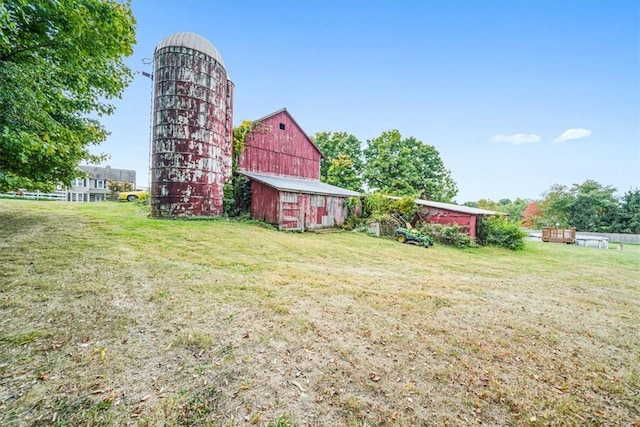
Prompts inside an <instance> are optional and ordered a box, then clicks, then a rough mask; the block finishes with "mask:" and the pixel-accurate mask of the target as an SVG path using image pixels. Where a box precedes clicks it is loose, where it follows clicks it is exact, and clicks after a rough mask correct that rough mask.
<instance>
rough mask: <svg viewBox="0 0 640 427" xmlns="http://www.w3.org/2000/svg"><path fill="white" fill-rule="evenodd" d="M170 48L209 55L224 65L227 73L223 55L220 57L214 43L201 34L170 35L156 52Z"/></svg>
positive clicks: (180, 33) (182, 33)
mask: <svg viewBox="0 0 640 427" xmlns="http://www.w3.org/2000/svg"><path fill="white" fill-rule="evenodd" d="M169 46H181V47H187V48H189V49H193V50H197V51H198V52H202V53H204V54H205V55H208V56H210V57H212V58H213V59H215V60H216V61H218V63H219V64H220V65H222V68H224V69H225V71H226V70H227V67H226V66H225V65H224V60H223V59H222V55H220V52H218V49H216V47H215V46H214V45H213V43H211V42H210V41H209V40H207V39H206V38H204V37H202V36H201V35H200V34H196V33H189V32H179V33H173V34H171V35H168V36H167V37H165V38H164V39H163V40H162V41H161V42H160V43H158V46H156V52H157V51H158V50H160V49H162V48H165V47H169Z"/></svg>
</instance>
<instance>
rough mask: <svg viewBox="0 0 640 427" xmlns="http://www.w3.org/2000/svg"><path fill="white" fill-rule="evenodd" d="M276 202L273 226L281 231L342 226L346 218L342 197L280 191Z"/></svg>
mask: <svg viewBox="0 0 640 427" xmlns="http://www.w3.org/2000/svg"><path fill="white" fill-rule="evenodd" d="M278 200H279V202H280V203H279V209H278V221H277V223H276V222H274V224H278V225H279V227H280V229H281V230H302V231H304V230H314V229H318V228H326V227H333V226H335V225H341V224H343V223H344V220H345V218H346V216H347V210H346V207H345V204H344V201H345V198H344V197H338V196H330V195H325V194H304V193H291V192H287V191H281V192H279V197H278ZM252 203H253V201H252Z"/></svg>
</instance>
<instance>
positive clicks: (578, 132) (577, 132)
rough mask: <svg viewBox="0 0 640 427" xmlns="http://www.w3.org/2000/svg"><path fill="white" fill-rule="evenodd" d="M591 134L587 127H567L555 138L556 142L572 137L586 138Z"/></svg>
mask: <svg viewBox="0 0 640 427" xmlns="http://www.w3.org/2000/svg"><path fill="white" fill-rule="evenodd" d="M590 135H591V131H590V130H589V129H582V128H574V129H567V130H566V131H564V133H563V134H562V135H560V136H559V137H557V138H556V140H555V141H556V142H564V141H571V140H572V139H582V138H588V137H589V136H590Z"/></svg>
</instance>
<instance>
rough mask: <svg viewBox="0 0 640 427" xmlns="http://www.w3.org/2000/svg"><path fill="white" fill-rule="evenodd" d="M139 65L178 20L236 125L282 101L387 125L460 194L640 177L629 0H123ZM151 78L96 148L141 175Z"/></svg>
mask: <svg viewBox="0 0 640 427" xmlns="http://www.w3.org/2000/svg"><path fill="white" fill-rule="evenodd" d="M132 6H133V11H134V14H135V16H136V19H137V21H138V30H137V39H138V44H137V46H136V47H135V51H134V54H133V55H132V57H130V58H129V59H128V64H129V66H130V67H131V68H132V69H134V70H135V71H148V72H150V71H152V67H151V66H150V65H144V63H143V61H144V59H145V58H152V57H153V51H154V48H155V46H156V45H157V44H158V43H159V42H160V41H161V40H162V39H164V38H165V37H166V36H168V35H170V34H172V33H174V32H178V31H191V32H195V33H198V34H200V35H202V36H204V37H206V38H207V39H209V40H210V41H211V42H212V43H213V44H214V45H215V46H216V47H217V48H218V50H219V51H220V53H221V54H222V57H223V58H224V61H225V63H226V67H227V70H228V72H229V75H230V77H231V79H232V80H233V82H234V83H235V87H236V89H235V96H234V123H235V124H236V125H237V124H238V123H240V121H241V120H243V119H257V118H259V117H262V116H264V115H266V114H269V113H271V112H273V111H275V110H278V109H280V108H282V107H286V108H287V109H288V110H289V111H290V112H291V114H292V115H293V116H294V117H295V118H296V121H297V122H298V123H299V124H300V125H301V126H302V128H303V129H304V130H305V131H306V132H307V133H308V134H311V135H312V134H314V133H316V132H319V131H346V132H349V133H351V134H353V135H355V136H356V137H358V139H360V140H361V141H362V142H363V143H366V141H367V140H368V139H372V138H375V137H377V136H378V135H380V134H381V133H382V132H383V131H385V130H389V129H398V130H399V131H400V132H401V133H402V135H403V136H407V137H408V136H413V137H416V138H417V139H420V140H421V141H423V142H425V143H427V144H431V145H433V146H435V147H436V148H437V149H438V150H439V152H440V154H441V156H442V159H443V161H444V163H445V166H446V167H447V168H448V169H450V170H451V173H452V176H453V179H454V180H455V181H456V182H457V184H458V187H459V193H458V196H457V197H456V201H457V202H459V203H462V202H465V201H470V200H478V199H481V198H490V199H494V200H499V199H501V198H510V199H515V198H516V197H521V198H531V199H537V198H540V195H541V193H543V192H544V191H546V190H547V189H548V188H549V187H550V186H551V185H552V184H555V183H558V184H565V185H571V184H574V183H582V182H584V181H585V180H587V179H595V180H597V181H599V182H600V183H601V184H604V185H611V186H613V187H616V188H617V189H618V190H619V192H620V193H624V192H625V191H628V190H629V189H631V188H636V187H640V2H638V1H632V0H629V1H615V0H608V1H526V0H523V1H498V0H494V1H480V0H477V1H432V2H427V1H396V2H391V1H340V2H339V1H239V0H237V1H205V0H203V1H193V0H192V1H169V0H164V1H159V0H133V2H132ZM151 89H152V87H151V81H150V80H149V79H147V78H145V77H143V76H141V75H138V76H137V77H136V78H135V80H134V82H133V83H132V84H131V86H130V87H129V88H128V89H127V90H126V91H125V93H124V95H123V98H122V99H121V100H118V101H117V102H116V106H117V111H116V113H115V114H114V115H113V116H111V117H108V118H106V119H105V120H104V124H105V126H106V127H107V129H108V130H109V131H110V132H111V135H110V137H109V138H108V140H107V141H106V142H105V143H103V144H102V145H100V147H99V148H98V150H96V151H100V152H105V153H107V154H110V155H111V159H110V160H109V161H108V162H107V163H106V164H110V165H111V166H112V167H118V168H125V169H135V170H136V171H137V176H138V185H139V186H143V187H144V186H147V185H148V168H149V129H150V109H151Z"/></svg>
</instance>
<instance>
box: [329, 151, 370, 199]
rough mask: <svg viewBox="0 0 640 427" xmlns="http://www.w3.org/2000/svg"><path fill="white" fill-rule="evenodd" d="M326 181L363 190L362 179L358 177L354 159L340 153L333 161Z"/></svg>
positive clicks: (355, 189)
mask: <svg viewBox="0 0 640 427" xmlns="http://www.w3.org/2000/svg"><path fill="white" fill-rule="evenodd" d="M325 182H326V183H327V184H331V185H336V186H338V187H342V188H346V189H349V190H353V191H362V180H361V179H360V178H359V177H358V174H357V172H356V168H355V166H354V164H353V160H352V159H351V157H349V156H348V155H346V154H340V155H339V156H338V157H336V158H335V159H333V160H332V161H331V164H330V165H329V170H328V171H327V176H326V180H325Z"/></svg>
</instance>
